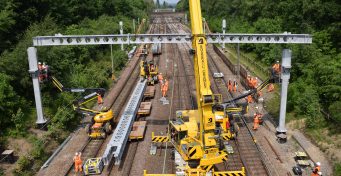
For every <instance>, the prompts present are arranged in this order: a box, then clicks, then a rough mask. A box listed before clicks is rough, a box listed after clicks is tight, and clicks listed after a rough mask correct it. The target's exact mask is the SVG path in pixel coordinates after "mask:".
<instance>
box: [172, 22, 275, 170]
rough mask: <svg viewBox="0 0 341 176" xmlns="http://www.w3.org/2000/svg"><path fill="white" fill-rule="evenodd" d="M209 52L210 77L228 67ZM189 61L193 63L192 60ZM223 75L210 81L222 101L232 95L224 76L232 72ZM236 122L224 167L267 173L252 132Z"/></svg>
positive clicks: (187, 46)
mask: <svg viewBox="0 0 341 176" xmlns="http://www.w3.org/2000/svg"><path fill="white" fill-rule="evenodd" d="M173 28H174V27H173ZM185 31H187V30H185ZM181 45H183V46H184V47H185V48H186V50H189V49H190V48H191V47H190V46H189V44H181ZM211 52H212V50H209V49H208V50H207V58H208V65H209V70H210V77H212V75H213V74H214V73H219V72H224V71H222V69H221V67H222V66H225V67H226V68H225V70H226V69H229V67H228V65H226V63H225V62H223V61H222V58H220V57H219V56H218V57H216V56H213V54H212V53H211ZM191 63H192V64H193V61H192V62H191ZM224 75H225V79H223V78H213V81H211V83H213V85H212V91H213V92H217V93H219V94H221V95H222V97H223V101H226V100H229V99H232V95H231V94H230V93H229V92H228V89H227V87H226V85H227V84H226V83H227V80H226V79H227V78H226V76H228V77H231V76H232V75H233V74H232V73H231V72H230V73H229V74H226V71H225V74H224ZM231 80H232V79H231ZM244 123H245V124H244ZM237 124H238V125H239V126H240V131H239V132H238V139H237V140H236V141H232V143H231V145H232V147H233V148H234V149H237V150H235V151H234V154H230V155H229V160H228V162H226V163H225V169H227V170H240V169H241V167H243V166H245V167H246V170H247V173H248V175H251V176H252V175H269V171H268V168H267V167H266V165H265V163H264V161H263V159H262V157H261V156H260V153H261V151H260V150H259V148H257V145H256V144H255V143H254V142H253V136H252V132H251V131H250V129H249V127H248V126H247V124H246V122H245V121H243V120H241V121H239V122H237Z"/></svg>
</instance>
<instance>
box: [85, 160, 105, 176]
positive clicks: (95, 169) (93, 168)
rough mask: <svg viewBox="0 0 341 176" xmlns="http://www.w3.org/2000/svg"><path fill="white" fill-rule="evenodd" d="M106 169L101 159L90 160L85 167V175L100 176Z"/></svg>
mask: <svg viewBox="0 0 341 176" xmlns="http://www.w3.org/2000/svg"><path fill="white" fill-rule="evenodd" d="M103 168H104V163H103V161H102V160H101V158H90V159H88V160H86V162H85V163H84V165H83V171H84V174H85V175H94V174H100V173H101V172H102V170H103Z"/></svg>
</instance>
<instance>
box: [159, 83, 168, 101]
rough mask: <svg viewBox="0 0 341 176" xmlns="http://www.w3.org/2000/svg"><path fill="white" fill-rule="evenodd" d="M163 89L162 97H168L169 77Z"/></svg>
mask: <svg viewBox="0 0 341 176" xmlns="http://www.w3.org/2000/svg"><path fill="white" fill-rule="evenodd" d="M161 91H162V97H166V93H167V91H168V81H167V79H165V83H164V84H163V86H162V89H161Z"/></svg>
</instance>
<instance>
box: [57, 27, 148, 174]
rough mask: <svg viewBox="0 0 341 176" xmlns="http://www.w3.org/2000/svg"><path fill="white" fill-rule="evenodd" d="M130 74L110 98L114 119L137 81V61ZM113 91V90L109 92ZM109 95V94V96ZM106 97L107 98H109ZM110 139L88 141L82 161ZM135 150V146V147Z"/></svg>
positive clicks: (71, 168)
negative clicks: (116, 92)
mask: <svg viewBox="0 0 341 176" xmlns="http://www.w3.org/2000/svg"><path fill="white" fill-rule="evenodd" d="M151 30H153V27H151ZM133 67H134V68H133V69H132V72H131V73H130V74H129V75H130V77H129V79H126V81H125V82H124V83H123V86H121V88H119V92H120V93H118V94H117V96H115V97H110V98H109V99H110V100H109V101H111V102H109V107H108V108H110V109H112V110H113V115H114V117H119V115H120V114H121V113H122V111H123V110H124V109H123V108H122V107H123V106H124V105H125V103H126V102H127V100H128V98H129V95H130V94H131V92H132V91H133V88H134V86H135V84H136V82H137V81H138V79H139V70H140V69H139V62H138V61H137V62H136V63H135V64H134V65H133ZM111 91H113V90H111ZM110 94H111V93H110V92H109V95H110ZM109 95H108V96H109ZM114 121H115V124H117V123H118V121H119V118H115V120H114ZM110 138H111V135H109V136H108V137H107V138H106V139H89V140H88V141H87V142H86V143H85V145H84V146H83V147H82V148H81V149H80V152H81V153H82V160H83V161H86V159H88V158H94V157H99V156H98V155H99V154H100V151H101V150H103V148H104V146H106V145H105V144H107V143H108V141H109V139H110ZM136 148H137V146H136ZM74 174H75V173H74V164H73V163H72V165H71V166H70V167H69V168H68V170H67V171H66V173H65V174H64V175H66V176H67V175H74Z"/></svg>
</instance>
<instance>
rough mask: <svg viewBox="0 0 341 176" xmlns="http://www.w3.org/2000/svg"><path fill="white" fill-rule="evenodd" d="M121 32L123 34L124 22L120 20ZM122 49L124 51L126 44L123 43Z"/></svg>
mask: <svg viewBox="0 0 341 176" xmlns="http://www.w3.org/2000/svg"><path fill="white" fill-rule="evenodd" d="M120 34H121V35H123V22H122V21H120ZM121 50H122V51H124V46H123V44H121Z"/></svg>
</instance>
